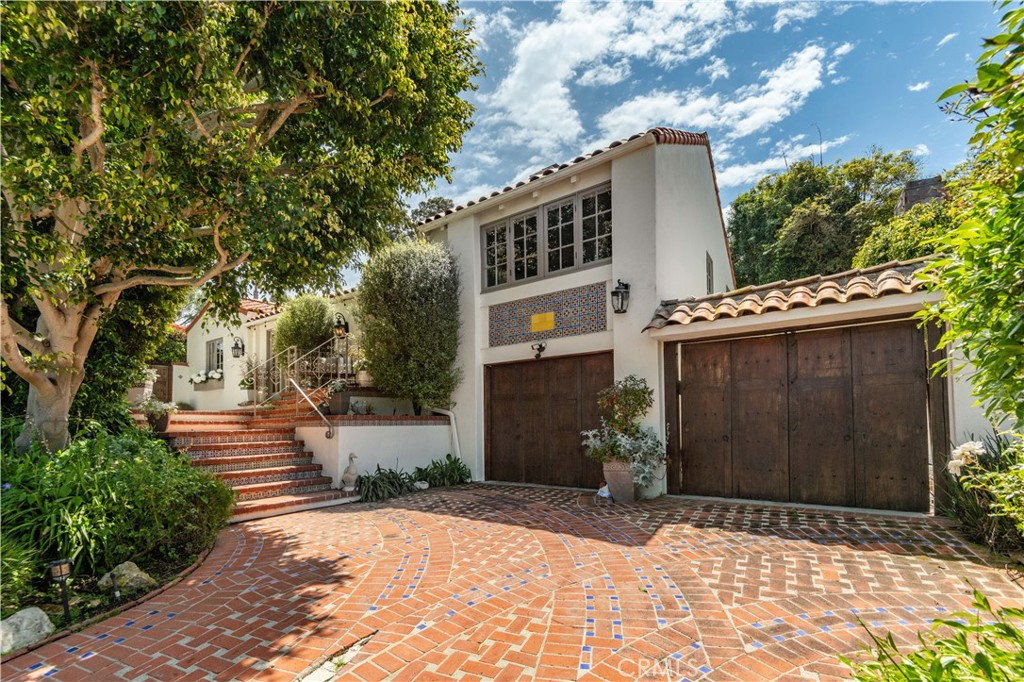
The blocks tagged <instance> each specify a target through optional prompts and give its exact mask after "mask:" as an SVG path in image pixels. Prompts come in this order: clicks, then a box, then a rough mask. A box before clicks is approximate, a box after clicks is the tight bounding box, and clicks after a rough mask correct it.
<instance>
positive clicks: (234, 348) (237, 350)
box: [231, 336, 245, 358]
mask: <svg viewBox="0 0 1024 682" xmlns="http://www.w3.org/2000/svg"><path fill="white" fill-rule="evenodd" d="M243 355H245V343H243V342H242V339H240V338H238V337H237V336H236V337H235V341H234V343H232V344H231V357H235V358H240V357H242V356H243Z"/></svg>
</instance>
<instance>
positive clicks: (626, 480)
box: [602, 460, 636, 502]
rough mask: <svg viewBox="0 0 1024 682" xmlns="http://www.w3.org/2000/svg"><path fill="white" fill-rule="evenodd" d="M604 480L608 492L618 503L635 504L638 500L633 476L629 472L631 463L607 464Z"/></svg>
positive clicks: (604, 466)
mask: <svg viewBox="0 0 1024 682" xmlns="http://www.w3.org/2000/svg"><path fill="white" fill-rule="evenodd" d="M602 466H603V468H604V480H605V483H607V484H608V490H609V492H611V494H612V498H613V499H614V500H615V501H616V502H634V501H635V500H636V493H635V486H634V485H633V474H632V473H630V471H629V462H619V461H617V460H613V461H611V462H605V463H604V464H603V465H602Z"/></svg>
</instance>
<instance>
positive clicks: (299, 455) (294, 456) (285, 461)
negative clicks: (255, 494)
mask: <svg viewBox="0 0 1024 682" xmlns="http://www.w3.org/2000/svg"><path fill="white" fill-rule="evenodd" d="M312 463H313V454H312V453H309V452H303V451H301V450H300V451H298V452H267V453H261V454H241V455H218V456H214V457H202V458H193V459H192V466H194V467H200V468H202V469H205V470H206V471H209V472H210V473H220V472H225V471H242V470H245V469H262V468H266V467H280V466H298V465H302V464H312Z"/></svg>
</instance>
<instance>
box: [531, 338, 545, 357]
mask: <svg viewBox="0 0 1024 682" xmlns="http://www.w3.org/2000/svg"><path fill="white" fill-rule="evenodd" d="M547 349H548V344H546V343H543V342H541V343H535V344H533V345H532V346H530V350H532V351H533V359H534V360H540V355H541V353H543V352H544V351H546V350H547Z"/></svg>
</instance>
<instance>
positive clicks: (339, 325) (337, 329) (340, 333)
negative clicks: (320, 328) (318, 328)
mask: <svg viewBox="0 0 1024 682" xmlns="http://www.w3.org/2000/svg"><path fill="white" fill-rule="evenodd" d="M334 336H335V337H337V338H339V339H343V338H345V337H346V336H348V320H347V319H345V316H344V315H342V314H341V313H337V314H336V315H335V316H334Z"/></svg>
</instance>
